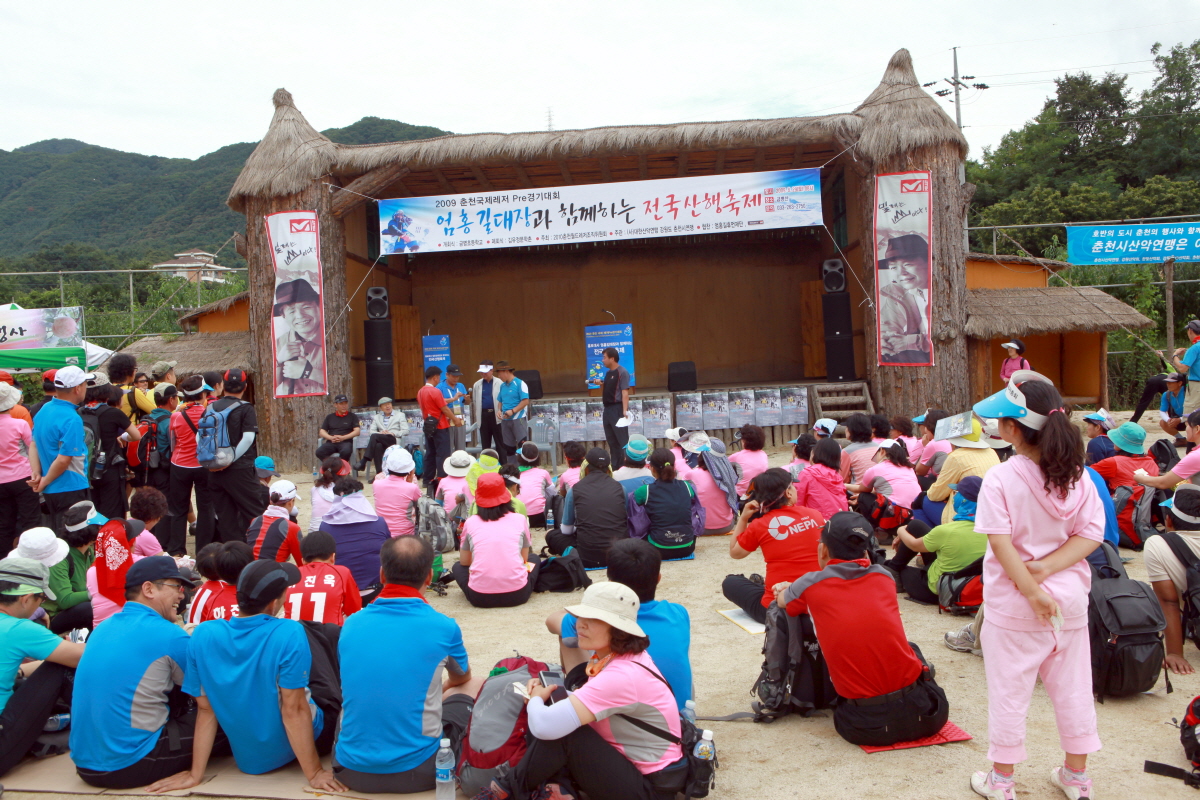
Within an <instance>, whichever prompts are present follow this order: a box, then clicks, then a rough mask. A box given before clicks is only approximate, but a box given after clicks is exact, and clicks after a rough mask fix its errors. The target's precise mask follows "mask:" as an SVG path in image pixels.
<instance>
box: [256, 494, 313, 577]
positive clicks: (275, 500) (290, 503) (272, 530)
mask: <svg viewBox="0 0 1200 800" xmlns="http://www.w3.org/2000/svg"><path fill="white" fill-rule="evenodd" d="M296 494H297V492H296V484H294V483H292V482H291V481H275V482H274V483H272V484H271V495H270V497H271V504H270V505H269V506H267V510H266V511H264V512H263V513H262V516H260V517H255V518H254V519H252V520H251V521H250V527H249V528H247V529H246V544H249V545H251V546H252V547H253V548H254V557H255V558H270V559H274V560H276V561H287V560H288V559H289V558H290V559H292V560H293V561H295V562H296V566H298V567H302V566H304V557H303V556H302V555H301V554H300V526H299V525H297V524H296V523H295V522H292V509H294V508H295V507H296Z"/></svg>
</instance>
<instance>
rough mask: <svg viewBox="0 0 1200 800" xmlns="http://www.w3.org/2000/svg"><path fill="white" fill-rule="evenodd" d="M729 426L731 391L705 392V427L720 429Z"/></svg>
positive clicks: (714, 429) (708, 429)
mask: <svg viewBox="0 0 1200 800" xmlns="http://www.w3.org/2000/svg"><path fill="white" fill-rule="evenodd" d="M728 427H729V393H728V392H705V393H704V429H705V430H707V431H719V430H722V429H724V428H728Z"/></svg>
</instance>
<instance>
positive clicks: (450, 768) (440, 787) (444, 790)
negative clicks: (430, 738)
mask: <svg viewBox="0 0 1200 800" xmlns="http://www.w3.org/2000/svg"><path fill="white" fill-rule="evenodd" d="M433 766H434V768H435V769H436V770H437V775H436V778H435V780H436V783H435V789H434V796H435V797H436V798H437V800H454V798H455V796H456V794H457V792H458V790H457V789H456V788H455V787H454V751H453V750H451V749H450V740H449V739H442V746H441V748H440V749H439V750H438V751H437V757H436V758H434V760H433Z"/></svg>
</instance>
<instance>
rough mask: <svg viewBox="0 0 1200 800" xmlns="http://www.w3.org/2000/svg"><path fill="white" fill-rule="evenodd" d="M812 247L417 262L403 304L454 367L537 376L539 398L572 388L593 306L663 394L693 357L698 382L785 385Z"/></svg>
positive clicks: (736, 246)
mask: <svg viewBox="0 0 1200 800" xmlns="http://www.w3.org/2000/svg"><path fill="white" fill-rule="evenodd" d="M822 236H823V234H822ZM822 246H823V243H822V240H821V239H820V238H818V237H817V236H808V235H801V236H795V237H791V238H787V239H781V240H772V241H767V242H761V243H733V244H729V245H724V244H721V243H720V242H718V241H710V242H705V243H702V244H691V245H681V246H668V245H662V246H653V247H645V248H611V249H609V248H590V247H589V248H586V249H581V250H577V251H557V252H555V251H551V252H532V253H531V252H520V251H509V250H492V251H482V252H463V253H447V254H437V255H436V256H429V257H425V256H421V255H419V256H418V257H417V258H416V259H415V260H414V261H413V262H412V267H413V277H412V286H413V305H415V306H416V307H418V308H419V309H420V313H421V327H422V330H424V329H425V328H426V327H428V326H429V325H430V324H432V323H431V320H433V319H436V320H437V330H438V331H443V332H449V333H450V334H451V335H452V336H453V337H454V357H455V359H457V363H459V364H476V363H478V362H479V360H480V359H483V358H491V359H492V360H500V359H506V360H508V361H509V362H510V363H513V364H515V365H516V367H517V369H538V370H541V373H542V385H543V388H544V390H545V391H546V392H550V393H558V392H572V393H577V392H578V391H579V388H580V386H581V385H582V381H583V364H582V359H581V353H582V352H583V346H584V345H583V327H584V326H585V325H587V324H591V323H594V322H597V321H600V320H602V319H604V317H605V315H604V314H603V312H602V311H601V309H609V310H611V311H612V312H613V313H614V314H616V315H617V318H618V319H619V320H621V321H622V322H629V323H632V324H633V326H634V330H635V331H636V335H637V366H638V384H639V386H642V387H647V388H650V387H665V386H666V384H667V372H666V370H667V364H668V363H669V362H671V361H695V362H696V367H697V371H698V373H699V379H700V381H701V382H702V383H707V384H714V383H725V384H729V383H741V384H752V383H754V382H758V381H763V382H766V381H785V380H796V379H799V378H802V377H803V376H804V374H805V373H804V367H803V358H802V344H801V338H802V337H801V329H802V327H803V326H804V325H805V319H804V315H803V314H801V312H800V309H801V284H802V283H803V282H805V281H812V280H817V279H818V278H819V275H818V270H819V265H820V262H821V258H822V257H823V254H822ZM807 324H810V325H816V326H818V328H819V327H820V325H821V320H820V319H819V318H817V319H815V320H811V319H810V320H808V322H807Z"/></svg>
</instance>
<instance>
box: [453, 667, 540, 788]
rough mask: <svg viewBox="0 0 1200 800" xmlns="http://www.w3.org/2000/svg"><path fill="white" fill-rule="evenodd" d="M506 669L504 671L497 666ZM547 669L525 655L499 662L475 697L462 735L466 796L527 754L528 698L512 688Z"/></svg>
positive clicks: (462, 783) (462, 781)
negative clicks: (468, 721) (469, 719)
mask: <svg viewBox="0 0 1200 800" xmlns="http://www.w3.org/2000/svg"><path fill="white" fill-rule="evenodd" d="M500 669H503V670H504V671H503V672H497V670H500ZM545 670H546V665H545V664H544V663H542V662H541V661H534V660H533V659H532V658H526V657H525V656H516V657H514V658H505V659H501V660H500V661H498V662H496V667H495V669H493V670H492V672H493V674H492V675H491V676H489V677H488V679H487V680H486V681H484V684H483V688H481V689H480V690H479V697H477V698H475V709H474V710H473V711H472V712H471V721H470V723H469V724H468V725H467V735H466V737H465V738H464V739H463V745H462V761H461V762H460V763H459V765H458V781H459V785H460V786H461V787H462V792H463V794H465V795H466V796H467V797H474V796H475V795H476V794H478V793H479V792H480V791H481V790H482V789H483V788H484V787H486V786H488V785H490V784H491V782H492V780H493V779H494V778H501V777H503V776H505V775H507V774H508V772H509V771H510V770H511V769H512V768H513V767H515V766H516V765H517V762H518V761H520V760H521V757H522V756H524V755H525V750H526V747H527V745H526V733H527V731H528V728H529V718H528V716H527V715H526V711H525V699H524V698H523V697H521V695H519V694H517V693H516V692H515V691H513V688H512V687H513V685H514V684H518V683H519V684H525V683H526V682H528V681H529V679H530V678H536V677H537V676H538V675H540V674H541V673H542V672H544V671H545Z"/></svg>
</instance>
